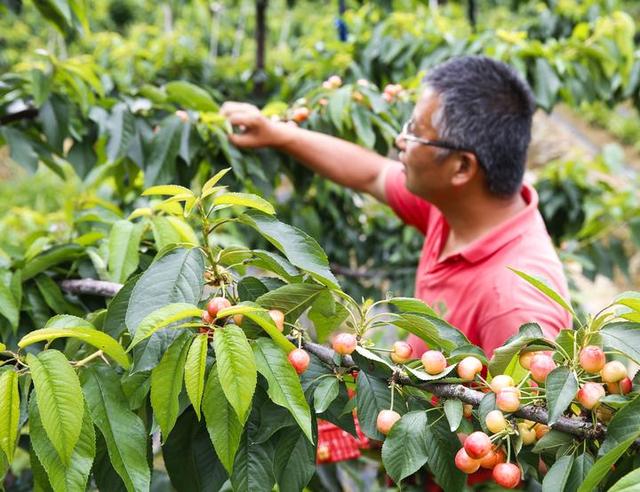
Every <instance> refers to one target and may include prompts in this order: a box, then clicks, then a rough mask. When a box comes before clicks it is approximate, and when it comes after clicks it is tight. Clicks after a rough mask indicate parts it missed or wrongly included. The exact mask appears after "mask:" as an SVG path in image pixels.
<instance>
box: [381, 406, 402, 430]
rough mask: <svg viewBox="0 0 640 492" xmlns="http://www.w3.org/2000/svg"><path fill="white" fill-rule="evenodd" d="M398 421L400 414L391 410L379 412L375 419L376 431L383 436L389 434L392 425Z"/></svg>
mask: <svg viewBox="0 0 640 492" xmlns="http://www.w3.org/2000/svg"><path fill="white" fill-rule="evenodd" d="M398 420H400V414H399V413H398V412H395V411H393V410H381V411H380V413H379V414H378V418H377V419H376V427H377V429H378V430H379V431H380V432H381V433H382V434H384V435H385V436H386V435H387V434H389V432H390V431H391V428H392V427H393V425H394V424H395V423H396V422H397V421H398Z"/></svg>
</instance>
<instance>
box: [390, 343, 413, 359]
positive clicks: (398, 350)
mask: <svg viewBox="0 0 640 492" xmlns="http://www.w3.org/2000/svg"><path fill="white" fill-rule="evenodd" d="M412 353H413V349H412V348H411V345H409V344H408V343H407V342H403V341H401V340H398V341H397V342H395V343H394V344H393V347H392V349H391V360H392V361H393V362H395V363H396V364H404V363H405V362H408V361H409V360H411V354H412Z"/></svg>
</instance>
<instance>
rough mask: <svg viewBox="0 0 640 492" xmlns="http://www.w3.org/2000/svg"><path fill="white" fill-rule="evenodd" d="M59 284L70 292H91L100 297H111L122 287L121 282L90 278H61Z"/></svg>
mask: <svg viewBox="0 0 640 492" xmlns="http://www.w3.org/2000/svg"><path fill="white" fill-rule="evenodd" d="M60 286H61V287H62V289H63V290H65V291H67V292H69V293H71V294H93V295H96V296H102V297H113V296H115V295H116V294H117V293H118V291H119V290H120V289H121V288H122V284H118V283H116V282H105V281H104V280H94V279H92V278H83V279H73V280H63V281H62V282H60Z"/></svg>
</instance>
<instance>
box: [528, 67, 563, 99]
mask: <svg viewBox="0 0 640 492" xmlns="http://www.w3.org/2000/svg"><path fill="white" fill-rule="evenodd" d="M534 80H535V84H534V91H535V95H536V100H537V102H538V105H539V106H540V107H541V108H542V109H544V110H545V111H551V108H553V106H554V104H555V103H556V99H557V95H558V91H559V90H560V88H561V87H562V83H561V82H560V80H559V79H558V76H557V75H556V73H555V72H554V70H553V68H552V67H551V65H550V64H549V62H548V61H547V60H546V59H544V58H542V57H536V58H535V72H534Z"/></svg>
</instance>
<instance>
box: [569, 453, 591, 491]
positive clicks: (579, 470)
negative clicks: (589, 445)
mask: <svg viewBox="0 0 640 492" xmlns="http://www.w3.org/2000/svg"><path fill="white" fill-rule="evenodd" d="M592 466H593V456H591V455H590V454H589V453H583V454H581V455H579V456H577V457H576V458H575V460H574V461H573V466H572V467H571V473H570V474H569V478H568V479H567V483H566V486H565V490H566V492H576V490H578V487H580V484H581V483H582V482H584V479H585V477H586V476H587V474H588V473H589V470H591V467H592Z"/></svg>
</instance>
